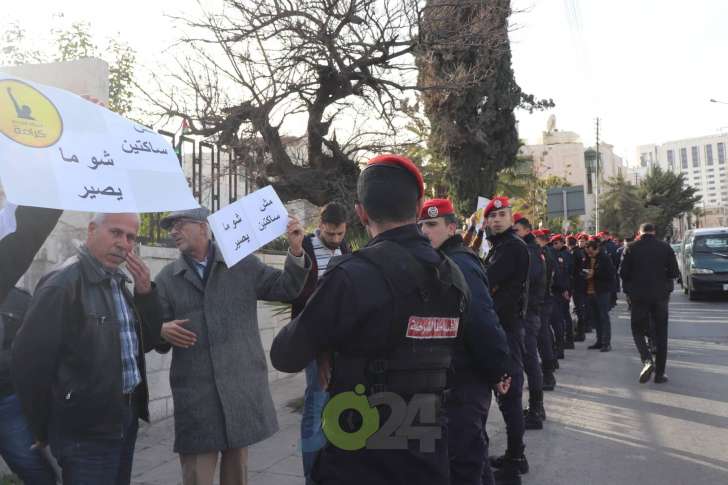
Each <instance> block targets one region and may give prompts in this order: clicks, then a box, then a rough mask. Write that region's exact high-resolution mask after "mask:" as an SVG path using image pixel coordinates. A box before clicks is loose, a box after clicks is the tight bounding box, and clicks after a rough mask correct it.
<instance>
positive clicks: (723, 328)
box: [491, 293, 728, 485]
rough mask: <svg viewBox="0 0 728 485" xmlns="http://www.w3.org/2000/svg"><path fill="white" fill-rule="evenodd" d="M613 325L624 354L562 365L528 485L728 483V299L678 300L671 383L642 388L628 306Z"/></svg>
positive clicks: (533, 445)
mask: <svg viewBox="0 0 728 485" xmlns="http://www.w3.org/2000/svg"><path fill="white" fill-rule="evenodd" d="M612 325H613V332H614V337H613V339H614V340H613V347H614V351H612V352H610V353H607V354H602V353H600V352H597V351H590V350H586V345H585V344H577V349H576V350H573V351H570V352H569V353H568V354H567V359H566V360H565V361H562V364H561V370H560V371H559V373H558V374H557V379H558V381H559V383H558V386H557V390H556V391H555V392H553V393H549V394H548V395H547V402H546V411H547V413H548V417H549V420H548V422H547V426H546V427H545V429H544V431H529V432H528V433H527V448H528V449H527V454H528V458H529V460H530V462H531V468H532V472H531V473H529V474H528V475H525V476H524V480H523V483H524V484H539V485H550V484H553V485H565V484H585V483H589V484H593V485H602V484H603V485H607V484H609V485H612V484H630V485H631V484H640V485H653V484H654V485H658V484H659V485H663V484H669V485H677V484H686V485H688V484H689V485H695V484H701V485H702V484H728V451H726V450H728V345H726V344H728V299H725V298H720V299H714V300H711V301H703V302H690V301H688V299H687V297H685V296H684V295H683V294H682V293H679V294H675V295H673V299H672V302H671V304H670V342H669V351H668V364H667V374H668V375H669V377H670V382H669V383H667V384H663V385H656V384H654V383H652V382H650V383H648V384H639V383H638V382H637V376H638V373H639V370H640V362H639V358H638V355H637V352H636V350H635V348H634V344H633V342H632V339H631V333H630V330H629V315H628V313H627V312H626V306H625V305H624V303H623V302H620V304H619V306H618V307H617V308H616V309H615V310H614V311H613V313H612ZM590 340H593V336H592V337H591V338H588V339H587V342H586V344H587V345H588V344H590V343H591V342H590ZM494 414H495V415H494V419H492V420H491V421H499V420H500V418H499V416H497V414H498V413H497V412H496V413H494ZM493 424H497V423H496V422H494V423H493ZM502 434H503V433H502V432H500V433H499V434H498V436H496V440H495V441H496V446H498V444H497V443H498V442H502V439H503V436H502Z"/></svg>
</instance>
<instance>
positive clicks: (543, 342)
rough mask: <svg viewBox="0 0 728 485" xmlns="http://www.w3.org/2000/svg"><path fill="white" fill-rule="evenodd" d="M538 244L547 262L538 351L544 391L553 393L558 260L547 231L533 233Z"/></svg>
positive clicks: (540, 230) (554, 386)
mask: <svg viewBox="0 0 728 485" xmlns="http://www.w3.org/2000/svg"><path fill="white" fill-rule="evenodd" d="M533 235H534V236H535V238H536V242H537V243H538V245H539V246H540V247H541V249H542V251H543V256H544V259H545V261H546V294H545V296H544V299H543V306H542V307H541V329H540V331H539V333H538V351H539V353H540V354H541V367H542V369H543V390H544V391H553V390H554V389H555V388H556V377H555V376H554V371H555V370H556V369H558V368H559V361H558V360H557V358H556V352H555V346H554V334H553V331H552V329H551V320H552V318H553V314H554V307H555V306H556V300H555V298H554V294H553V288H554V280H555V278H556V259H555V258H554V255H553V252H552V251H551V248H550V247H548V241H549V235H548V231H547V230H545V229H539V230H537V231H534V232H533Z"/></svg>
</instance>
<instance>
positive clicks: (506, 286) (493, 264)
mask: <svg viewBox="0 0 728 485" xmlns="http://www.w3.org/2000/svg"><path fill="white" fill-rule="evenodd" d="M488 241H490V243H491V245H492V247H491V248H490V251H489V252H488V256H487V257H486V258H485V264H486V268H487V274H488V281H489V282H490V291H491V294H492V295H493V302H494V303H495V311H496V313H498V318H499V319H500V322H501V325H503V328H504V329H505V331H506V332H513V331H517V330H518V318H519V315H520V314H521V312H522V311H524V310H525V308H523V303H524V299H525V294H524V293H525V290H526V279H527V278H528V269H529V256H528V249H527V248H526V243H525V242H523V240H522V239H521V238H520V237H518V236H517V235H516V234H515V232H513V229H508V230H506V231H505V232H502V233H501V234H495V235H492V236H489V237H488Z"/></svg>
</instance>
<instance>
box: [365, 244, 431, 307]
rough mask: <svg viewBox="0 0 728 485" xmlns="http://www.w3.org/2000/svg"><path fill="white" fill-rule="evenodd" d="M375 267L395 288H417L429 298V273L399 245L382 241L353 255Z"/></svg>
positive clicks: (424, 296)
mask: <svg viewBox="0 0 728 485" xmlns="http://www.w3.org/2000/svg"><path fill="white" fill-rule="evenodd" d="M352 256H353V257H358V258H361V259H364V260H365V261H367V262H368V263H370V264H372V265H373V266H375V267H376V268H377V269H379V270H380V271H381V272H382V273H383V274H384V277H385V279H386V280H387V281H388V282H390V284H392V285H393V286H394V287H395V288H399V289H400V290H401V289H405V290H411V289H415V288H417V289H418V290H419V291H420V293H421V294H422V296H423V298H426V297H427V294H426V293H427V279H428V278H427V273H426V271H425V268H423V266H422V264H421V263H419V262H418V261H417V259H415V257H414V256H412V255H411V254H410V253H409V252H408V251H406V250H405V249H404V248H402V247H401V246H400V245H399V244H397V243H394V242H391V241H381V242H378V243H377V244H374V245H373V246H367V247H365V248H362V249H360V250H359V251H356V252H355V253H353V254H352Z"/></svg>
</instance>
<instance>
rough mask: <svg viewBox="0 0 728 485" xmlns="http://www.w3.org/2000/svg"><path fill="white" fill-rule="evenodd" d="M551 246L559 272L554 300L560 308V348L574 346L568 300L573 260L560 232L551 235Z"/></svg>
mask: <svg viewBox="0 0 728 485" xmlns="http://www.w3.org/2000/svg"><path fill="white" fill-rule="evenodd" d="M550 243H551V247H552V248H553V250H554V254H555V256H556V263H557V267H558V269H559V274H560V277H561V279H560V282H559V283H560V286H561V287H560V288H559V290H561V293H560V294H557V295H556V301H557V304H558V307H559V310H560V320H561V322H562V331H563V332H562V335H561V336H560V337H561V349H562V352H563V350H564V349H573V348H574V327H573V325H574V322H573V321H572V320H571V311H570V308H569V302H570V301H571V292H572V285H573V283H572V275H573V271H574V262H573V258H572V256H571V253H570V252H569V249H568V248H567V247H566V241H565V240H564V236H563V235H562V234H555V235H553V236H551V241H550Z"/></svg>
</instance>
